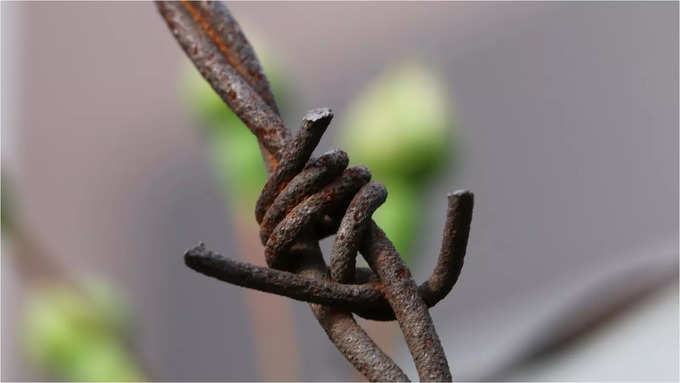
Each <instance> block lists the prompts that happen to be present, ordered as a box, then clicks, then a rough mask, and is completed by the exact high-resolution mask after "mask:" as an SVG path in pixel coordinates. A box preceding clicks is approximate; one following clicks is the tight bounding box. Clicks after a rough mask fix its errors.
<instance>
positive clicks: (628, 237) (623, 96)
mask: <svg viewBox="0 0 680 383" xmlns="http://www.w3.org/2000/svg"><path fill="white" fill-rule="evenodd" d="M230 8H231V10H232V12H233V13H234V15H235V16H236V18H237V19H238V20H239V21H240V22H241V25H242V26H243V27H244V30H245V32H246V35H247V36H248V37H249V38H250V40H251V41H252V42H253V45H254V46H255V49H256V51H257V52H258V55H259V56H260V58H261V61H262V62H263V65H264V68H265V72H267V74H268V75H269V76H270V79H271V81H272V84H273V87H274V92H275V94H276V96H277V100H278V101H279V104H280V105H281V106H282V110H283V117H284V120H285V121H286V123H287V125H288V127H289V128H290V129H296V128H297V126H298V125H299V121H300V119H301V117H302V116H303V114H304V113H305V112H306V111H307V110H309V109H311V108H315V107H321V106H329V107H331V108H332V109H333V110H334V111H335V115H336V117H335V120H334V121H333V123H332V125H331V128H330V129H329V131H328V133H327V134H326V137H324V139H323V140H322V142H321V144H320V145H319V150H318V152H319V153H321V152H323V151H325V150H327V149H330V148H332V147H341V148H343V149H346V150H347V151H348V153H349V154H350V158H351V162H352V163H365V164H367V165H368V166H369V167H370V168H371V169H372V170H373V174H374V179H376V180H378V181H382V182H384V183H385V184H386V185H387V186H388V191H389V192H390V195H389V197H388V201H387V203H386V204H385V205H384V206H383V207H381V208H380V209H379V210H378V211H377V213H376V214H377V216H376V219H378V220H379V222H380V223H381V225H382V226H384V227H385V229H386V231H387V232H388V234H389V235H390V236H391V237H393V239H394V241H395V243H397V246H398V248H399V250H400V251H401V252H402V253H403V255H404V257H405V258H407V259H408V262H409V264H410V266H411V268H412V270H413V274H414V276H415V277H416V279H417V280H418V281H422V280H424V279H425V278H427V276H428V275H429V273H430V271H431V269H432V268H433V267H434V264H435V262H436V255H437V253H438V250H439V241H440V239H441V232H442V227H443V223H444V215H445V206H446V194H447V193H448V192H450V191H453V190H455V189H462V188H465V189H470V190H472V191H473V192H474V193H475V199H476V201H475V203H476V205H475V211H474V215H473V222H472V228H471V235H470V242H469V246H468V253H467V257H466V261H465V267H464V268H463V273H462V275H461V278H460V280H459V281H458V284H457V285H456V287H455V288H454V290H453V291H452V293H451V295H450V296H449V297H447V299H445V300H444V301H442V302H441V303H439V304H438V305H437V306H436V307H434V308H433V309H432V310H431V314H432V316H433V319H434V321H435V324H436V325H437V328H438V330H439V335H440V338H441V340H442V343H443V344H444V346H445V349H446V352H447V355H448V357H449V361H450V364H451V366H452V368H453V373H454V377H456V378H457V379H463V380H678V378H679V377H678V374H679V372H678V368H679V366H678V359H679V355H678V336H679V334H678V211H679V207H678V81H679V79H678V34H677V30H678V4H677V3H651V2H645V3H634V2H626V3H587V4H585V3H490V2H489V3H487V2H485V3H467V2H461V3H424V4H421V3H418V4H416V3H380V4H371V3H368V4H363V3H362V4H359V3H344V4H343V3H323V4H322V3H318V4H316V3H304V4H296V3H271V4H270V3H256V4H244V3H234V4H231V5H230ZM414 132H415V133H414ZM241 133H247V131H246V130H245V128H243V127H242V126H240V125H239V123H238V121H235V120H234V119H233V116H232V115H230V112H229V111H228V110H227V109H226V108H225V107H223V106H222V105H221V104H220V103H219V102H216V100H215V98H214V96H213V95H212V93H211V91H210V89H209V88H206V87H205V85H204V84H203V83H202V81H201V80H200V77H198V75H197V74H196V72H195V70H193V69H192V67H191V66H190V64H189V62H188V59H187V58H186V57H185V56H184V54H183V52H182V51H181V49H180V48H179V46H178V44H177V43H176V42H175V40H174V39H173V38H172V36H171V35H170V33H169V32H168V28H167V26H166V25H165V23H164V22H163V20H162V19H161V17H160V16H159V15H158V14H157V11H156V9H155V6H154V5H153V4H151V3H103V2H102V3H57V2H54V3H37V2H36V3H22V2H12V3H8V2H3V3H2V180H3V184H2V215H3V236H2V257H1V260H2V264H1V284H2V316H1V319H2V350H1V351H2V365H1V367H2V373H1V375H2V376H1V378H2V379H3V380H35V379H41V378H49V379H68V380H127V379H132V380H145V379H154V380H271V379H276V380H308V381H309V380H356V379H360V377H359V376H358V375H357V374H356V372H354V371H353V369H352V368H351V366H350V365H349V364H348V363H347V362H346V361H345V360H344V359H343V357H342V356H341V355H340V354H339V353H338V351H337V350H336V349H335V348H334V347H333V346H332V344H331V343H330V342H329V341H328V340H327V338H326V335H325V333H324V332H323V331H322V330H321V328H320V327H319V326H318V324H317V323H316V321H315V319H314V317H313V315H311V313H310V310H309V308H308V307H307V305H306V304H304V303H300V302H292V301H287V300H285V299H283V298H278V297H270V296H268V295H265V294H262V293H259V292H252V291H246V290H244V289H241V288H238V287H234V286H230V285H227V284H224V283H221V282H218V281H216V280H213V279H209V278H206V277H204V276H201V275H199V274H197V273H195V272H193V271H191V270H189V269H188V268H186V267H185V266H184V264H183V260H182V254H183V253H184V251H185V250H186V249H188V248H190V247H192V246H193V245H195V244H196V243H198V242H199V241H203V242H205V243H206V244H207V245H208V246H209V247H210V248H212V249H215V250H216V251H219V252H221V253H222V254H224V255H225V256H228V257H233V258H238V259H241V260H245V261H249V262H253V263H258V264H261V265H262V264H264V260H263V259H262V257H261V255H262V249H261V246H260V245H259V244H258V243H257V242H256V241H254V240H253V237H254V236H255V237H256V235H254V233H256V232H255V230H256V226H255V220H254V217H253V214H252V207H253V201H254V198H255V195H256V194H253V193H257V192H258V191H259V188H260V187H261V186H262V184H263V182H264V173H263V168H262V166H261V165H260V164H259V162H257V161H253V160H252V159H253V158H255V159H256V160H257V157H256V156H257V151H256V150H254V151H253V150H252V149H256V148H255V147H254V145H251V143H253V142H254V141H253V140H252V137H250V136H249V135H248V134H241ZM423 137H425V138H424V139H423ZM374 148H380V149H381V150H380V151H378V150H373V149H374ZM400 148H408V149H407V150H406V151H405V152H404V151H401V153H405V154H395V153H394V152H395V151H398V150H399V149H400ZM253 153H254V154H255V157H254V156H253ZM401 163H415V164H416V165H417V166H415V167H414V168H411V169H406V170H404V171H403V172H399V171H398V170H403V169H401V167H399V166H396V165H398V164H401ZM385 164H387V165H385ZM389 164H395V166H389ZM236 180H238V181H236ZM329 244H331V241H330V240H325V241H324V243H323V245H324V246H326V248H327V247H328V246H329ZM272 316H276V317H277V318H280V320H278V321H277V322H279V325H277V326H274V325H272V324H271V323H270V322H268V321H267V320H266V319H267V318H271V317H272ZM360 323H361V324H362V325H364V326H367V328H368V330H369V332H370V333H371V335H374V336H375V337H376V338H377V339H378V341H379V343H380V344H381V345H383V347H385V348H386V349H387V352H388V354H390V355H392V356H393V357H394V358H396V359H397V361H398V363H399V364H400V365H401V366H404V369H405V370H406V371H407V372H408V373H409V375H410V376H411V377H416V376H417V375H416V373H415V369H414V367H413V366H412V362H411V361H410V358H409V355H408V351H407V349H406V346H405V344H404V342H403V340H402V339H401V335H400V333H399V330H398V327H397V326H396V325H395V324H380V325H375V324H374V323H372V322H367V321H360Z"/></svg>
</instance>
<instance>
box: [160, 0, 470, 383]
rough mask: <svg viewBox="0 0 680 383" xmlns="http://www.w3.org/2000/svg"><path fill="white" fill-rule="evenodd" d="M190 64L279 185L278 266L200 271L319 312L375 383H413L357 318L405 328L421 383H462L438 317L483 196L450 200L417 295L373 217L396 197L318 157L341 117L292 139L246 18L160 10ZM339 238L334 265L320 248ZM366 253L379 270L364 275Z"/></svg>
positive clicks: (198, 258)
mask: <svg viewBox="0 0 680 383" xmlns="http://www.w3.org/2000/svg"><path fill="white" fill-rule="evenodd" d="M157 6H158V9H159V11H160V13H161V15H162V16H163V18H164V19H165V21H166V22H167V24H168V26H169V28H170V30H171V32H172V34H173V35H174V36H175V38H176V39H177V41H178V42H179V44H180V46H181V47H182V48H183V50H184V51H185V53H186V54H187V56H189V58H190V59H191V61H192V62H193V63H194V65H195V66H196V67H197V68H198V70H199V71H200V72H201V74H202V75H203V76H204V77H205V79H206V80H207V81H208V82H209V83H210V85H211V86H212V87H213V89H214V90H215V91H216V92H217V93H218V94H219V95H220V97H221V98H222V99H223V100H224V101H225V103H226V104H227V105H228V106H229V107H230V108H231V109H232V110H233V111H234V113H236V114H237V115H238V116H239V118H240V119H241V120H242V121H243V122H244V123H245V124H246V126H247V127H248V128H249V129H250V130H251V131H252V132H253V134H255V135H256V136H257V139H258V142H259V144H260V148H261V151H262V156H263V160H264V161H265V164H266V165H267V170H268V172H269V178H268V180H267V182H266V184H265V186H264V188H263V191H262V193H261V194H260V197H259V199H258V201H257V203H256V207H255V217H256V220H257V222H258V224H259V225H260V239H261V241H262V244H263V245H264V246H265V259H266V261H267V265H268V266H269V267H260V266H255V265H251V264H247V263H243V262H237V261H233V260H230V259H228V258H225V257H223V256H221V255H219V254H217V253H215V252H212V251H210V250H208V249H207V248H206V247H205V245H203V244H200V245H198V246H196V247H195V248H193V249H191V250H189V251H188V252H187V253H186V254H185V263H186V264H187V266H189V267H190V268H192V269H194V270H196V271H198V272H200V273H202V274H205V275H208V276H211V277H214V278H217V279H219V280H222V281H225V282H228V283H231V284H235V285H238V286H243V287H247V288H252V289H256V290H260V291H265V292H269V293H274V294H279V295H282V296H286V297H289V298H292V299H296V300H300V301H305V302H308V303H310V306H311V309H312V312H313V313H314V315H315V316H316V318H317V320H318V321H319V324H320V325H321V327H322V328H323V329H324V330H325V332H326V334H327V335H328V337H329V339H330V340H331V341H332V342H333V343H334V344H335V346H336V347H337V348H338V350H340V352H341V353H342V354H343V355H344V356H345V358H347V360H348V361H349V362H350V363H351V364H352V365H353V366H354V367H355V368H356V369H357V370H359V371H360V372H361V373H362V374H363V375H364V376H365V377H366V378H367V379H369V380H371V381H407V380H408V377H407V376H406V375H405V374H404V372H403V371H402V370H401V369H400V368H399V366H397V365H396V363H394V361H393V360H392V359H391V358H390V357H389V356H387V355H386V354H385V353H384V352H383V351H382V350H381V349H380V348H379V347H378V346H377V345H376V344H375V343H374V342H373V340H372V339H371V338H370V337H369V336H368V334H366V332H365V331H364V330H363V329H362V328H361V327H360V326H359V325H358V324H357V322H356V321H355V320H354V317H353V315H352V314H357V315H359V316H361V317H363V318H367V319H373V320H383V321H385V320H397V322H398V323H399V326H400V328H401V330H402V333H403V334H404V338H405V340H406V343H407V345H408V348H409V350H410V352H411V355H412V357H413V359H414V362H415V365H416V369H417V371H418V375H419V377H420V380H423V381H450V380H451V379H452V376H451V372H450V369H449V365H448V362H447V359H446V356H445V354H444V350H443V347H442V346H441V343H440V341H439V337H438V335H437V332H436V330H435V328H434V325H433V323H432V319H431V317H430V314H429V311H428V308H429V307H432V306H434V305H435V304H436V303H437V302H439V301H440V300H441V299H443V298H444V297H445V296H446V295H447V294H448V293H449V291H451V289H452V288H453V286H454V284H455V283H456V281H457V279H458V276H459V275H460V271H461V268H462V266H463V258H464V256H465V250H466V247H467V240H468V235H469V230H470V221H471V218H472V208H473V195H472V193H470V192H468V191H459V192H455V193H452V194H450V195H449V197H448V212H447V219H446V225H445V228H444V237H443V241H442V248H441V251H440V254H439V259H438V262H437V266H436V267H435V269H434V271H433V273H432V275H431V276H430V278H429V279H428V280H427V281H425V282H424V283H423V284H421V285H420V286H417V285H416V283H415V281H414V280H413V278H412V277H411V273H410V271H409V269H408V268H407V267H406V265H405V264H404V262H403V261H402V259H401V257H400V256H399V254H398V252H397V251H396V249H395V248H394V246H393V245H392V243H391V242H390V240H389V239H388V238H387V236H386V235H385V233H384V232H383V231H382V230H381V229H380V228H379V227H378V225H376V223H375V222H374V221H373V220H372V218H371V215H372V213H373V212H374V211H375V210H376V209H377V208H378V207H379V206H380V205H381V204H382V203H383V202H384V201H385V199H386V197H387V191H386V190H385V187H384V186H383V185H382V184H380V183H377V182H370V179H371V174H370V172H369V170H368V169H366V168H365V167H363V166H354V167H350V168H347V166H348V164H349V158H348V156H347V154H346V153H345V152H343V151H341V150H333V151H330V152H328V153H325V154H323V155H321V156H319V157H318V158H311V159H310V157H311V155H312V152H313V151H314V149H315V148H316V146H317V145H318V143H319V141H320V139H321V136H322V135H323V133H324V132H325V131H326V129H327V128H328V126H329V124H330V121H331V119H332V118H333V113H332V112H331V110H330V109H327V108H321V109H315V110H312V111H310V112H308V113H307V114H306V115H305V117H304V118H303V122H302V126H301V128H300V129H299V131H298V132H297V134H296V135H295V136H294V137H290V134H289V133H288V130H286V128H285V126H284V124H283V122H282V120H281V118H280V116H279V114H278V108H277V106H276V103H275V101H274V97H273V95H272V93H271V90H270V87H269V83H268V80H267V78H266V76H265V75H264V73H263V71H262V68H261V66H260V64H259V62H258V60H257V57H256V56H255V52H254V50H253V48H252V47H251V46H250V44H249V43H248V41H247V39H246V38H245V35H244V34H243V32H242V31H241V29H240V27H239V25H238V23H237V22H236V20H235V19H234V18H233V17H232V16H231V14H230V13H229V10H228V9H227V7H226V6H225V5H224V4H222V3H219V2H186V1H184V2H166V1H158V2H157ZM333 234H335V242H334V245H333V250H332V254H331V257H330V269H329V267H328V266H327V265H326V263H325V261H324V259H323V255H322V253H321V249H320V248H319V244H318V243H319V240H321V239H323V238H325V237H327V236H329V235H333ZM357 252H358V253H361V255H362V256H363V257H364V258H365V259H366V261H367V263H368V265H369V266H370V269H366V268H356V266H355V258H356V256H357Z"/></svg>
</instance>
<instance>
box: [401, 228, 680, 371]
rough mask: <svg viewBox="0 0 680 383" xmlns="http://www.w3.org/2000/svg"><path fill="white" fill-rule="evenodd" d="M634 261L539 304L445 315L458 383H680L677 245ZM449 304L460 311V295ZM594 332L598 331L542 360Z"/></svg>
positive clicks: (547, 294)
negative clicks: (561, 342)
mask: <svg viewBox="0 0 680 383" xmlns="http://www.w3.org/2000/svg"><path fill="white" fill-rule="evenodd" d="M629 255H632V256H627V257H625V259H627V260H628V261H627V262H624V261H621V262H619V263H615V264H612V263H607V264H598V265H593V267H591V268H590V269H588V270H587V271H586V272H584V273H583V274H569V275H564V276H563V278H560V280H556V281H555V283H554V284H553V285H552V286H540V288H537V289H536V291H535V292H534V293H532V294H531V296H524V297H520V298H517V299H509V300H507V301H505V302H502V303H500V304H498V305H496V306H495V307H494V308H493V309H491V310H485V312H474V310H472V309H469V311H473V313H471V314H470V313H469V312H465V308H460V309H458V310H456V311H458V312H460V316H459V317H450V316H448V317H439V316H437V308H436V307H435V308H434V310H433V311H432V312H433V316H434V320H435V323H436V325H437V327H438V329H439V333H440V338H441V340H442V343H443V344H444V347H445V349H446V354H447V357H448V358H449V362H450V364H451V367H452V369H453V374H454V378H455V379H457V380H466V381H469V380H472V381H479V380H523V381H525V380H529V381H531V380H569V381H571V380H595V381H603V380H640V379H642V380H674V381H677V380H678V357H679V356H678V336H679V335H678V292H677V289H678V285H677V280H678V271H677V270H678V261H677V259H678V243H677V239H675V238H673V239H671V240H669V241H666V242H662V243H660V244H656V245H650V246H647V247H644V248H642V249H640V250H637V251H632V252H631V253H630V254H629ZM464 272H465V270H463V273H464ZM537 287H539V286H537ZM447 299H450V300H452V303H451V304H454V305H455V289H454V291H453V292H452V296H450V297H448V298H447ZM466 314H467V315H466ZM608 314H611V316H607V315H608ZM598 324H599V326H598ZM584 327H590V328H591V331H586V332H583V334H585V335H583V336H580V337H573V339H574V340H575V341H574V342H571V343H570V344H567V345H566V347H555V348H553V351H554V352H551V353H550V354H549V355H548V354H546V355H545V356H544V357H542V358H536V357H535V356H536V355H537V353H538V355H540V350H541V349H546V348H549V346H550V345H551V344H552V343H556V342H558V341H559V340H560V339H563V338H564V337H565V336H566V335H568V334H570V333H572V332H574V331H577V330H578V329H580V328H584ZM399 356H400V358H399V363H400V365H402V366H408V367H409V369H408V370H406V373H407V374H409V376H411V377H416V376H417V372H416V371H415V369H414V368H413V366H412V364H409V362H408V360H409V359H408V358H409V355H408V350H406V349H405V348H403V349H402V350H401V352H400V354H399ZM532 356H533V357H532Z"/></svg>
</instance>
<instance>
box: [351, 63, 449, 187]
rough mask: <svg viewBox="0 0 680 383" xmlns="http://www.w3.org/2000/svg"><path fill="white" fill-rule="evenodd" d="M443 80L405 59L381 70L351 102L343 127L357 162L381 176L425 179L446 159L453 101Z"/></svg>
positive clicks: (419, 181)
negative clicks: (392, 66)
mask: <svg viewBox="0 0 680 383" xmlns="http://www.w3.org/2000/svg"><path fill="white" fill-rule="evenodd" d="M441 83H442V80H441V79H439V78H437V77H436V76H435V75H434V74H433V73H431V72H429V71H428V70H426V69H425V68H424V67H423V66H421V65H418V64H415V63H405V64H402V65H399V66H397V67H394V68H392V69H390V70H388V71H387V72H385V73H384V74H383V75H381V76H380V77H379V78H378V79H377V80H375V81H374V82H373V83H371V84H369V85H368V87H367V88H366V90H364V91H363V92H362V93H361V95H360V96H359V97H358V98H357V99H356V101H355V102H354V103H353V104H351V105H350V106H349V108H348V112H347V120H346V122H345V124H344V126H343V129H342V130H341V134H342V137H341V140H342V141H343V147H344V148H346V150H347V151H348V153H349V155H350V158H351V159H352V161H353V162H355V163H362V164H364V165H366V166H368V168H369V169H371V171H372V172H373V174H374V175H376V176H378V177H389V178H399V179H401V180H404V181H408V182H413V183H422V182H423V181H425V180H426V179H428V178H429V177H430V176H432V175H433V174H434V173H436V171H437V170H439V169H440V168H441V167H442V165H444V164H445V163H446V162H447V153H448V151H449V150H450V146H451V129H452V126H453V121H452V114H453V113H452V103H451V101H450V100H449V98H448V97H447V94H446V92H445V91H444V88H443V87H442V85H441Z"/></svg>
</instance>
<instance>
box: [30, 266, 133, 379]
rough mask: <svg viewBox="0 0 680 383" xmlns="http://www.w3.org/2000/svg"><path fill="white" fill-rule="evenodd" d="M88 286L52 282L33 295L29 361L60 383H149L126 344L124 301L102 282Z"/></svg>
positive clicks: (33, 292)
mask: <svg viewBox="0 0 680 383" xmlns="http://www.w3.org/2000/svg"><path fill="white" fill-rule="evenodd" d="M83 286H84V288H83V289H82V290H81V289H79V290H77V291H76V290H75V289H74V288H73V287H71V286H67V285H61V284H59V283H58V282H47V284H45V285H43V286H41V287H39V288H35V289H34V290H33V291H32V292H31V294H30V296H29V298H28V300H27V302H28V303H27V306H26V308H25V310H26V311H25V316H24V318H25V319H24V323H23V328H22V330H23V335H24V336H23V337H22V339H23V341H24V345H25V349H26V351H27V355H28V357H29V359H30V360H31V361H32V362H33V363H35V364H36V365H38V366H40V367H41V368H42V369H43V370H45V371H46V372H47V373H48V374H49V375H50V376H52V377H55V378H59V379H65V380H71V381H140V380H144V375H143V374H142V372H141V371H140V370H139V368H138V366H137V365H136V362H135V360H134V358H133V357H132V356H131V355H130V354H129V351H128V350H129V349H128V347H127V345H126V344H125V338H126V336H125V335H126V331H127V328H126V324H127V323H128V319H129V318H127V313H128V309H127V308H126V307H125V305H124V303H123V302H124V301H123V300H122V299H121V297H119V296H118V295H116V294H115V293H114V292H113V289H111V288H110V286H108V285H107V284H104V283H103V282H101V280H99V279H92V280H90V281H88V282H87V283H85V284H84V285H83Z"/></svg>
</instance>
